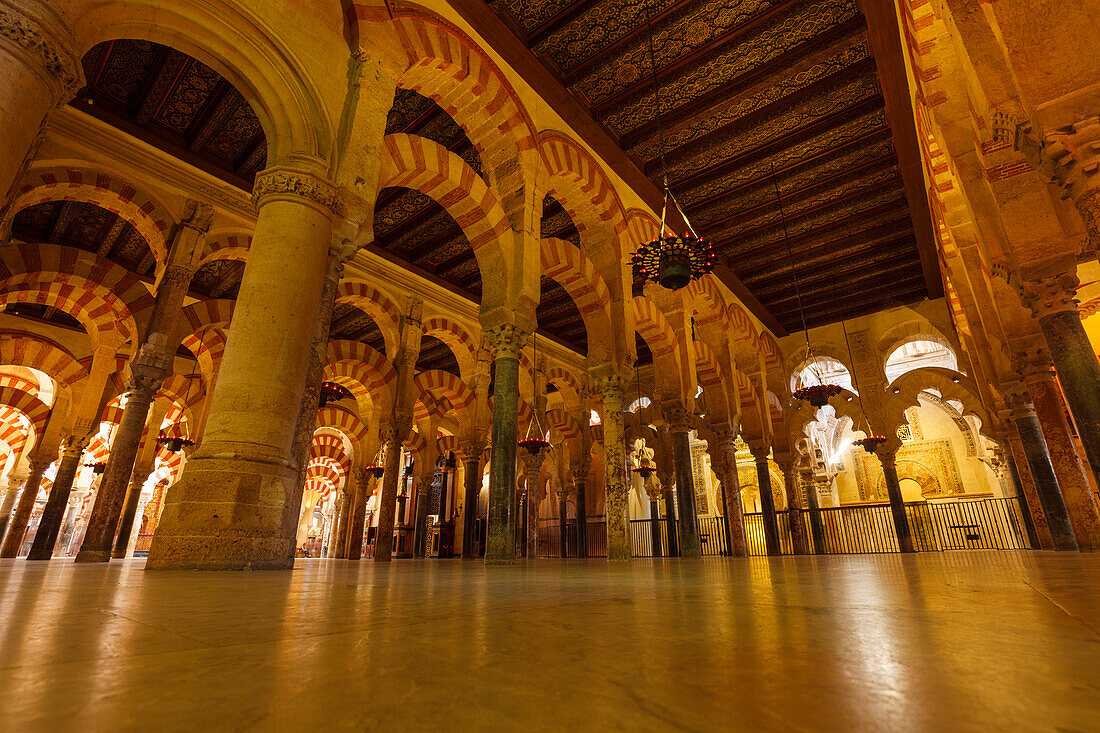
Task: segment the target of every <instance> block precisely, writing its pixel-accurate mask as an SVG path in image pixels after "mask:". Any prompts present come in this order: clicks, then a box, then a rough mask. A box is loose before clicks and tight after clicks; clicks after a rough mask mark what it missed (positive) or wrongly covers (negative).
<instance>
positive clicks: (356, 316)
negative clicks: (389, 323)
mask: <svg viewBox="0 0 1100 733" xmlns="http://www.w3.org/2000/svg"><path fill="white" fill-rule="evenodd" d="M329 338H330V339H340V340H346V341H361V342H363V343H364V344H366V345H367V346H369V347H371V348H372V349H374V350H375V351H377V352H378V353H379V354H383V355H385V356H387V357H389V358H391V359H392V358H393V354H386V339H385V338H384V337H383V336H382V331H381V329H379V328H378V324H377V323H375V322H374V319H373V318H371V317H370V316H369V315H367V314H366V312H364V311H361V310H359V309H358V308H356V307H355V306H354V305H350V304H348V303H337V304H336V307H335V308H334V309H333V311H332V325H331V326H329Z"/></svg>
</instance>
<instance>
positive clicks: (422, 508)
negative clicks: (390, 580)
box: [412, 466, 433, 557]
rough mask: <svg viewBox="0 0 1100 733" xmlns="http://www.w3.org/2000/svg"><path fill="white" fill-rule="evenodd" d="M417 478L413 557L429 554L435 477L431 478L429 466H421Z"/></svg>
mask: <svg viewBox="0 0 1100 733" xmlns="http://www.w3.org/2000/svg"><path fill="white" fill-rule="evenodd" d="M420 470H421V473H420V475H419V476H418V477H417V478H416V502H415V503H414V505H413V506H414V511H413V552H412V554H413V557H427V555H428V544H429V542H428V537H427V534H428V501H429V497H430V496H431V488H432V481H433V479H431V478H429V477H428V476H429V475H430V474H428V473H427V467H426V466H422V467H421V469H420Z"/></svg>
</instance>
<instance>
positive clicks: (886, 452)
mask: <svg viewBox="0 0 1100 733" xmlns="http://www.w3.org/2000/svg"><path fill="white" fill-rule="evenodd" d="M896 450H897V449H896V448H895V449H894V450H890V449H888V448H886V446H880V447H879V449H878V451H877V452H876V454H875V455H877V456H878V460H879V463H881V464H882V473H883V475H884V476H885V477H886V493H887V495H889V497H890V518H891V519H892V520H893V522H894V534H895V535H897V538H898V550H899V551H901V552H916V549H915V548H914V547H913V533H912V531H911V530H910V529H909V517H907V516H906V514H905V499H904V498H903V497H902V495H901V482H900V481H899V480H898V465H897V454H896V453H895V451H896Z"/></svg>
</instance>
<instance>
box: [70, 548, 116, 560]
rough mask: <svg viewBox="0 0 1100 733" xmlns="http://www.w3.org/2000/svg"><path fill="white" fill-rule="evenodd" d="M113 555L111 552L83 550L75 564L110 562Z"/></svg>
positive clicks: (77, 554) (77, 555)
mask: <svg viewBox="0 0 1100 733" xmlns="http://www.w3.org/2000/svg"><path fill="white" fill-rule="evenodd" d="M111 554H112V553H111V551H109V550H106V551H105V550H81V551H80V552H78V553H76V558H75V559H74V560H73V562H110V560H111Z"/></svg>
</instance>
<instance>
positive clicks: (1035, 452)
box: [1003, 386, 1078, 551]
mask: <svg viewBox="0 0 1100 733" xmlns="http://www.w3.org/2000/svg"><path fill="white" fill-rule="evenodd" d="M1003 393H1004V396H1005V402H1006V403H1008V408H1009V410H1010V413H1009V414H1010V417H1011V420H1012V422H1013V423H1015V425H1016V432H1018V433H1019V435H1020V442H1021V444H1022V445H1023V448H1024V455H1025V456H1026V457H1027V464H1028V468H1030V469H1031V478H1032V479H1033V480H1034V481H1035V491H1036V493H1037V494H1038V495H1039V504H1040V505H1041V506H1042V507H1043V516H1045V517H1046V520H1047V528H1048V529H1049V530H1050V539H1051V542H1052V543H1053V544H1054V549H1055V550H1063V551H1065V550H1076V549H1078V548H1077V538H1076V537H1075V536H1074V534H1073V525H1072V524H1070V521H1069V513H1068V512H1067V511H1066V505H1065V502H1064V501H1063V499H1062V491H1061V489H1059V487H1058V479H1057V477H1056V476H1055V474H1054V466H1053V464H1052V463H1051V462H1050V453H1049V452H1048V451H1047V443H1046V439H1045V438H1043V431H1042V428H1041V427H1040V426H1039V420H1038V418H1037V417H1036V416H1035V407H1034V405H1032V403H1031V401H1030V399H1029V397H1030V395H1029V394H1028V393H1027V391H1026V390H1024V389H1023V388H1022V386H1020V387H1018V388H1013V387H1006V388H1005V389H1004V390H1003Z"/></svg>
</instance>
